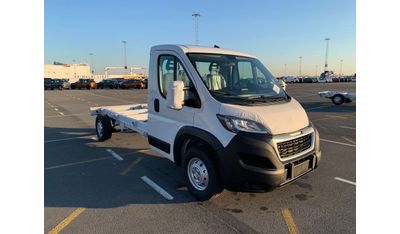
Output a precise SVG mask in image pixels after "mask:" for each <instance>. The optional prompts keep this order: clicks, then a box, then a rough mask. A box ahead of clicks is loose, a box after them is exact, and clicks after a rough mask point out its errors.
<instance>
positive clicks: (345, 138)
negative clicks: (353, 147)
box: [342, 136, 356, 144]
mask: <svg viewBox="0 0 400 234" xmlns="http://www.w3.org/2000/svg"><path fill="white" fill-rule="evenodd" d="M342 138H343V139H344V140H346V141H348V142H350V143H352V144H356V142H355V141H353V140H351V139H350V138H347V137H344V136H342Z"/></svg>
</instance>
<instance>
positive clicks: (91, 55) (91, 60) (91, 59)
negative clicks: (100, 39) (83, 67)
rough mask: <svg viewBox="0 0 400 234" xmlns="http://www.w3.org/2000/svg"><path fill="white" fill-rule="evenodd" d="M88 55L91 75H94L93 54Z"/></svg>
mask: <svg viewBox="0 0 400 234" xmlns="http://www.w3.org/2000/svg"><path fill="white" fill-rule="evenodd" d="M89 55H90V62H91V64H90V66H91V67H92V75H93V74H94V65H93V55H94V54H93V53H89Z"/></svg>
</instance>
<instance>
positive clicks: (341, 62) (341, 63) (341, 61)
mask: <svg viewBox="0 0 400 234" xmlns="http://www.w3.org/2000/svg"><path fill="white" fill-rule="evenodd" d="M342 66H343V59H341V60H340V73H339V75H340V76H341V77H342V76H343V75H342Z"/></svg>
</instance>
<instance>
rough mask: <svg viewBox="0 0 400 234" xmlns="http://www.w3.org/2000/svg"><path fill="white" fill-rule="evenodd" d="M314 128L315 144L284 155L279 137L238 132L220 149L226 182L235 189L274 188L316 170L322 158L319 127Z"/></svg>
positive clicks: (221, 171)
mask: <svg viewBox="0 0 400 234" xmlns="http://www.w3.org/2000/svg"><path fill="white" fill-rule="evenodd" d="M311 128H312V130H313V131H312V138H313V142H312V146H311V148H310V150H305V151H304V152H305V153H300V154H297V155H296V156H295V157H290V158H288V159H281V158H280V157H279V155H278V152H277V150H276V145H275V144H276V142H275V141H276V137H273V136H271V135H265V134H256V133H245V132H240V133H238V134H237V135H236V136H235V137H234V138H233V139H232V140H231V142H230V143H229V144H228V145H227V147H225V148H223V149H220V150H219V151H217V153H218V158H219V162H220V175H221V177H222V181H223V183H224V186H225V187H227V188H231V189H236V188H250V189H251V188H257V189H271V188H275V187H279V186H282V185H285V184H287V183H290V182H292V181H294V180H295V179H297V178H300V177H301V176H303V175H305V174H307V173H308V172H310V171H312V170H314V169H315V168H316V167H317V166H318V164H319V162H320V160H321V150H320V146H319V134H318V131H317V130H316V129H315V128H314V127H311Z"/></svg>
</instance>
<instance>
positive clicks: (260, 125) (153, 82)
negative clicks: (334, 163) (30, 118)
mask: <svg viewBox="0 0 400 234" xmlns="http://www.w3.org/2000/svg"><path fill="white" fill-rule="evenodd" d="M147 100H148V103H147V104H132V105H117V106H102V107H91V108H90V114H91V115H92V116H96V122H95V126H96V134H97V138H98V140H99V141H105V140H107V139H109V138H111V136H112V132H113V131H114V130H124V129H131V130H133V131H135V132H137V133H139V134H141V135H142V136H143V137H147V139H148V143H149V147H150V148H151V149H152V150H154V151H156V152H157V153H159V154H160V155H161V156H164V157H166V158H167V159H169V160H170V161H172V162H174V163H175V164H177V165H178V166H180V167H182V168H183V171H184V176H185V180H186V183H187V187H188V189H189V191H190V192H191V193H192V194H193V195H194V196H195V197H196V198H197V199H199V200H208V199H210V198H211V197H212V196H213V195H216V194H218V193H220V192H221V191H222V190H223V189H224V188H227V189H231V190H238V189H239V190H244V191H255V190H257V191H260V190H262V191H267V190H268V191H271V190H273V189H274V188H276V187H280V186H283V185H286V184H288V183H290V182H292V181H294V180H296V179H298V178H300V177H301V176H303V175H305V174H307V173H309V172H311V171H313V170H314V169H315V168H316V167H317V165H318V164H319V162H320V159H321V150H320V145H319V134H318V131H317V129H316V128H315V126H314V125H313V124H312V123H311V122H310V121H309V119H308V116H307V114H306V112H305V110H304V109H303V108H302V106H301V105H300V104H299V102H298V101H297V100H295V99H294V98H293V97H291V96H289V95H288V94H287V93H286V91H285V89H284V88H282V83H280V82H279V81H278V80H277V79H276V78H275V77H273V75H272V74H271V73H270V72H269V71H268V70H267V69H266V68H265V67H264V65H263V64H262V63H261V62H260V61H259V60H258V59H257V58H256V57H254V56H253V55H250V54H247V53H244V52H239V51H234V50H227V49H222V48H219V47H217V48H212V47H200V46H189V45H158V46H154V47H152V48H151V52H150V63H149V80H148V97H147Z"/></svg>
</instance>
